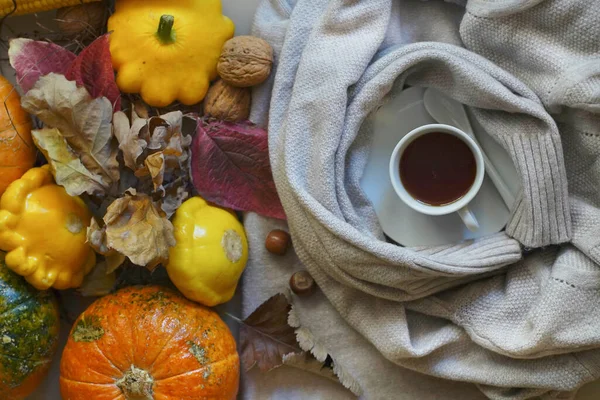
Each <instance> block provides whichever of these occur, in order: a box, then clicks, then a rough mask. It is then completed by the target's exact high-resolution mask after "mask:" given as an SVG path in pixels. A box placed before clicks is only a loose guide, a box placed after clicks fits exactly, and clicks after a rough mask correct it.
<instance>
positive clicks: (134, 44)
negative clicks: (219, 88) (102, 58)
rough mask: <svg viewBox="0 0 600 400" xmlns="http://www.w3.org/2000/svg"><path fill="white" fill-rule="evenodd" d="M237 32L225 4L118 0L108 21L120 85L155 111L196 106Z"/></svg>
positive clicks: (217, 1) (204, 0) (210, 0)
mask: <svg viewBox="0 0 600 400" xmlns="http://www.w3.org/2000/svg"><path fill="white" fill-rule="evenodd" d="M234 29H235V27H234V25H233V22H232V21H231V20H230V19H229V18H227V17H225V16H223V15H222V13H221V0H117V2H116V5H115V13H114V14H113V15H112V16H111V17H110V19H109V20H108V31H109V32H110V31H112V34H111V36H110V52H111V55H112V61H113V67H114V68H115V70H117V85H118V86H119V89H121V91H123V92H126V93H140V94H141V95H142V98H143V99H144V101H145V102H146V103H148V104H149V105H151V106H153V107H165V106H168V105H169V104H171V103H172V102H174V101H175V100H179V101H180V102H182V103H183V104H186V105H192V104H196V103H198V102H200V101H202V99H204V96H205V95H206V92H207V91H208V87H209V85H210V81H211V80H214V79H215V78H216V77H217V63H218V60H219V56H220V55H221V48H222V47H223V44H224V43H225V42H226V41H227V40H229V39H231V38H232V37H233V32H234Z"/></svg>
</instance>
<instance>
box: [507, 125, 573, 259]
mask: <svg viewBox="0 0 600 400" xmlns="http://www.w3.org/2000/svg"><path fill="white" fill-rule="evenodd" d="M500 140H502V141H503V142H504V146H505V148H506V149H507V150H508V152H509V154H512V155H513V161H514V162H515V166H516V167H517V170H518V171H519V173H520V175H521V179H522V186H523V188H522V193H521V196H519V198H518V200H517V204H515V206H514V207H513V210H512V215H511V218H510V221H509V223H508V226H507V227H506V232H507V233H508V235H510V236H512V237H514V238H515V239H517V240H518V241H520V242H521V243H523V245H525V246H527V247H532V248H536V247H543V246H548V245H551V244H560V243H565V242H568V241H569V240H570V238H571V215H570V211H569V198H568V186H567V178H566V172H565V165H564V160H563V152H562V144H561V142H560V138H559V137H558V135H551V134H545V135H540V136H527V135H526V133H525V134H521V135H519V134H515V135H506V136H502V137H501V138H500Z"/></svg>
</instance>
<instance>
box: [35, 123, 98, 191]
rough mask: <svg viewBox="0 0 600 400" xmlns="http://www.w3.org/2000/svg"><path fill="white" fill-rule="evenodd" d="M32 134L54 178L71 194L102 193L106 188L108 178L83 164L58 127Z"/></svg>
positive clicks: (36, 131)
mask: <svg viewBox="0 0 600 400" xmlns="http://www.w3.org/2000/svg"><path fill="white" fill-rule="evenodd" d="M31 134H32V136H33V141H34V142H35V145H36V146H37V147H38V149H40V151H41V152H42V153H43V154H44V157H46V159H47V160H48V162H49V163H50V167H51V169H52V173H53V175H54V179H55V180H56V182H58V184H59V185H62V186H64V187H65V188H67V192H69V194H71V195H73V196H76V195H79V194H81V193H90V194H92V193H102V192H103V191H104V190H105V189H106V187H107V185H108V183H107V182H106V180H105V179H104V178H103V177H102V176H100V175H97V174H94V173H92V172H90V171H89V170H88V169H87V168H86V167H85V166H84V165H83V163H82V162H81V160H80V159H79V158H77V157H76V156H75V154H74V153H73V151H72V150H71V149H70V147H69V145H68V143H67V141H66V140H65V138H64V137H63V136H62V135H61V133H60V131H59V130H58V129H56V128H52V129H50V128H44V129H40V130H33V131H32V132H31Z"/></svg>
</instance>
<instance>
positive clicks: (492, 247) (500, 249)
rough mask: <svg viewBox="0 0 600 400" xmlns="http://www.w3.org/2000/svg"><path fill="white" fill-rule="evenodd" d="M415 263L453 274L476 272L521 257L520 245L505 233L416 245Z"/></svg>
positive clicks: (484, 270)
mask: <svg viewBox="0 0 600 400" xmlns="http://www.w3.org/2000/svg"><path fill="white" fill-rule="evenodd" d="M415 250H416V251H417V252H418V254H419V255H420V256H421V257H419V258H418V259H417V260H416V261H415V263H416V264H417V265H419V266H421V267H425V268H430V269H433V270H435V271H436V272H438V273H446V274H449V275H452V276H467V275H477V274H482V273H485V272H490V271H494V270H497V269H499V268H501V267H503V266H505V265H509V264H513V263H515V262H517V261H519V260H520V259H521V257H522V253H521V246H520V245H519V243H518V242H517V241H515V240H514V239H511V238H509V237H508V236H506V235H505V234H504V233H498V234H495V235H490V236H486V237H484V238H481V239H477V240H468V241H466V242H463V243H459V244H456V245H448V246H438V247H432V248H423V249H415Z"/></svg>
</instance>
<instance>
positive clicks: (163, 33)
mask: <svg viewBox="0 0 600 400" xmlns="http://www.w3.org/2000/svg"><path fill="white" fill-rule="evenodd" d="M174 23H175V17H174V16H172V15H168V14H165V15H163V16H162V17H160V22H159V23H158V31H156V36H157V37H158V40H160V41H161V42H162V44H171V43H175V39H176V35H175V31H174V30H173V24H174Z"/></svg>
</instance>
